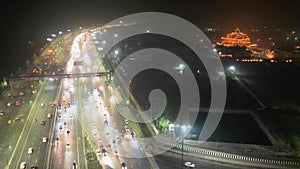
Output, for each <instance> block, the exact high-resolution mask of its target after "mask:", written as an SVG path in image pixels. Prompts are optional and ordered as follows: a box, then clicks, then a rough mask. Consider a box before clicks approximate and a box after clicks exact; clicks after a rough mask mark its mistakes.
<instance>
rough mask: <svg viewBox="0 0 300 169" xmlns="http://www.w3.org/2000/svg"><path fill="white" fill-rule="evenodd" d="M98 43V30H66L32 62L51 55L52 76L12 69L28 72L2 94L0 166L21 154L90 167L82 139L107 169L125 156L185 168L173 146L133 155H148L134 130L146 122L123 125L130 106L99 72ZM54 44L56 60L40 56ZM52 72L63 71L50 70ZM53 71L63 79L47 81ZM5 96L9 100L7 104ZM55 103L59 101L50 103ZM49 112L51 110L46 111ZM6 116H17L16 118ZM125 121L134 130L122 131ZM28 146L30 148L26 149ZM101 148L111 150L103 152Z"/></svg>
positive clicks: (132, 163)
mask: <svg viewBox="0 0 300 169" xmlns="http://www.w3.org/2000/svg"><path fill="white" fill-rule="evenodd" d="M107 30H108V31H109V28H108V29H107ZM97 38H98V39H97V40H98V41H100V42H109V41H111V39H107V38H108V37H106V36H103V37H97ZM94 43H95V41H94V37H93V36H91V34H90V33H87V31H81V32H78V33H76V37H75V34H74V35H72V36H71V35H66V36H65V37H64V38H60V39H58V40H56V41H53V42H52V43H50V44H49V45H48V46H47V47H46V48H45V50H44V51H43V52H42V53H41V57H38V58H36V60H35V61H34V63H33V65H35V66H36V65H42V64H45V62H47V63H48V62H49V63H48V64H51V65H50V66H49V69H47V74H48V76H43V74H39V75H37V76H36V78H37V79H35V80H34V81H32V79H31V76H30V75H28V74H31V73H32V72H31V70H32V68H33V67H35V66H32V67H31V66H29V67H27V69H26V71H24V72H22V73H20V74H18V75H16V76H14V77H15V78H16V79H18V78H20V77H25V78H24V79H23V80H20V81H18V80H16V81H13V86H12V88H11V90H8V91H7V92H6V93H5V94H6V95H5V96H2V98H1V100H0V103H1V105H0V110H1V111H4V112H5V115H4V116H0V125H1V126H2V127H1V128H0V132H1V134H2V135H3V137H1V138H0V143H1V144H0V151H1V154H2V155H1V156H0V168H4V169H6V168H18V167H19V165H20V163H21V162H23V161H24V162H26V163H27V166H28V167H29V166H31V165H37V166H39V168H55V169H56V168H63V169H73V167H74V165H73V163H74V162H75V163H76V165H75V166H76V168H79V169H86V168H87V160H86V157H87V155H86V152H87V150H86V146H85V142H84V140H85V138H87V140H88V142H89V144H90V145H91V146H92V151H93V152H97V158H98V160H99V164H101V165H103V166H104V168H106V169H111V168H120V164H121V162H125V163H126V165H127V166H128V168H150V166H154V164H155V165H158V167H159V168H163V169H165V168H166V169H168V168H181V162H180V154H178V153H174V152H170V151H168V152H165V153H163V154H160V155H156V156H154V160H152V161H151V160H150V159H148V158H136V157H143V156H144V155H145V154H144V153H145V152H144V151H143V149H141V147H142V146H141V142H140V141H139V138H138V137H135V138H134V137H132V135H131V134H130V132H131V131H134V133H135V134H136V135H135V136H142V134H143V133H142V129H141V127H140V125H139V124H137V123H134V122H132V121H129V123H128V124H125V122H124V120H125V117H123V116H122V115H121V114H120V113H119V111H127V110H128V109H126V106H119V105H123V104H122V103H125V100H124V99H123V98H122V95H121V93H120V92H121V91H120V90H119V88H118V87H116V86H114V84H113V83H110V82H109V75H108V74H107V73H103V74H102V73H98V74H97V72H107V70H106V69H105V67H104V63H103V60H102V59H103V56H102V55H101V52H100V53H99V52H98V51H97V50H99V49H98V48H97V47H96V46H95V44H94ZM49 48H51V50H53V51H56V55H55V59H54V60H56V61H54V62H52V61H49V59H46V58H45V57H42V56H45V55H47V53H49ZM67 49H68V52H66V50H67ZM63 50H64V51H65V52H63ZM75 62H78V63H80V64H78V65H77V64H74V63H75ZM53 72H54V74H56V73H57V74H58V75H56V76H54V75H53V76H52V75H51V74H53ZM95 73H96V74H95ZM26 74H27V75H26ZM45 74H46V73H45ZM83 76H84V77H83ZM52 77H53V78H55V77H57V78H61V79H60V80H57V81H56V80H53V79H52V80H49V79H51V78H52ZM12 79H13V78H12ZM246 80H248V81H249V79H246ZM248 81H247V82H248ZM249 83H250V82H249ZM19 92H25V96H19V95H18V94H19ZM8 94H10V96H7V95H8ZM11 95H13V96H14V97H12V96H11ZM16 101H21V105H16ZM8 102H9V103H11V104H12V106H7V103H8ZM52 102H55V105H54V106H51V105H50V103H52ZM58 105H61V107H57V106H58ZM117 108H118V110H117ZM48 114H51V117H47V115H48ZM15 117H20V118H15ZM8 120H12V122H11V124H8ZM42 121H44V122H45V124H42ZM124 125H127V126H128V128H129V131H124ZM122 135H124V138H122ZM43 137H47V138H48V140H47V142H42V138H43ZM109 145H110V147H109ZM31 147H32V148H33V152H32V153H28V149H29V148H31ZM102 148H104V149H105V150H106V152H107V154H106V155H104V154H103V153H101V150H102ZM98 152H100V153H98ZM184 161H191V162H193V163H195V164H196V168H207V169H210V168H211V169H213V168H222V169H231V168H232V169H233V168H241V166H231V165H228V164H225V163H218V162H214V161H207V160H202V159H199V158H195V157H190V156H187V155H185V156H184ZM153 163H154V164H153ZM245 169H247V168H245Z"/></svg>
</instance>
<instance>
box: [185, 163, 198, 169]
mask: <svg viewBox="0 0 300 169" xmlns="http://www.w3.org/2000/svg"><path fill="white" fill-rule="evenodd" d="M184 165H185V166H186V167H190V168H194V167H195V166H196V165H195V164H194V163H192V162H190V161H187V162H185V163H184Z"/></svg>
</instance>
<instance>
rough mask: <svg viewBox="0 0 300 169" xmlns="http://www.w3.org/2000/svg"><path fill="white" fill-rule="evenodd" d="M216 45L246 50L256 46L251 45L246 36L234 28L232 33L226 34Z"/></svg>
mask: <svg viewBox="0 0 300 169" xmlns="http://www.w3.org/2000/svg"><path fill="white" fill-rule="evenodd" d="M217 45H220V46H225V47H236V46H239V47H243V46H245V47H247V48H253V47H256V46H257V44H253V43H251V42H250V38H249V37H248V35H247V34H245V33H243V32H241V31H240V29H239V28H236V29H235V31H234V32H231V33H229V34H227V35H226V36H225V37H221V41H220V42H217Z"/></svg>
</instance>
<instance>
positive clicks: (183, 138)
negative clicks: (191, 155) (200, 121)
mask: <svg viewBox="0 0 300 169" xmlns="http://www.w3.org/2000/svg"><path fill="white" fill-rule="evenodd" d="M183 140H184V136H182V138H181V169H183Z"/></svg>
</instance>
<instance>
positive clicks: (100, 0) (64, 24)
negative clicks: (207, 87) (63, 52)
mask: <svg viewBox="0 0 300 169" xmlns="http://www.w3.org/2000/svg"><path fill="white" fill-rule="evenodd" d="M296 4H298V3H297V1H290V0H285V1H280V2H275V1H274V0H252V1H251V0H247V1H242V0H240V1H237V0H232V1H230V0H227V1H226V0H206V1H204V0H198V1H196V0H195V1H191V0H185V1H184V0H182V1H174V0H173V1H172V0H164V1H163V2H162V0H161V1H158V0H127V1H125V0H120V1H113V0H106V1H105V0H97V1H96V0H93V1H86V0H83V1H71V0H52V1H42V0H40V1H28V0H27V1H26V0H25V1H16V0H4V1H1V5H0V8H1V15H0V23H1V37H2V43H1V53H0V55H1V61H0V77H3V76H7V75H8V74H9V73H10V72H13V71H14V70H15V69H16V68H17V67H18V66H20V65H21V64H22V63H24V62H25V60H26V59H27V58H30V57H31V56H32V55H33V53H35V52H37V51H38V49H39V48H40V47H41V46H42V45H43V43H45V42H46V41H45V40H46V37H47V36H49V35H50V34H51V33H57V32H58V31H59V30H67V29H69V28H70V29H73V28H78V27H79V26H82V27H88V26H90V25H94V24H104V23H107V22H109V21H111V20H113V19H116V18H118V17H121V16H124V15H126V14H132V13H136V12H146V11H158V12H166V13H171V14H174V15H177V16H179V17H183V18H185V19H187V20H189V21H190V22H192V23H194V24H195V25H197V26H198V27H199V28H204V27H205V26H207V25H211V24H212V23H216V24H217V25H218V26H220V27H221V28H222V30H224V32H228V31H232V30H233V29H234V28H235V27H236V26H238V27H240V28H241V29H249V28H252V27H256V26H260V27H261V26H269V27H285V28H290V29H295V30H299V28H300V20H299V18H300V11H298V10H297V7H298V6H297V5H296ZM28 41H30V42H32V43H28Z"/></svg>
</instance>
